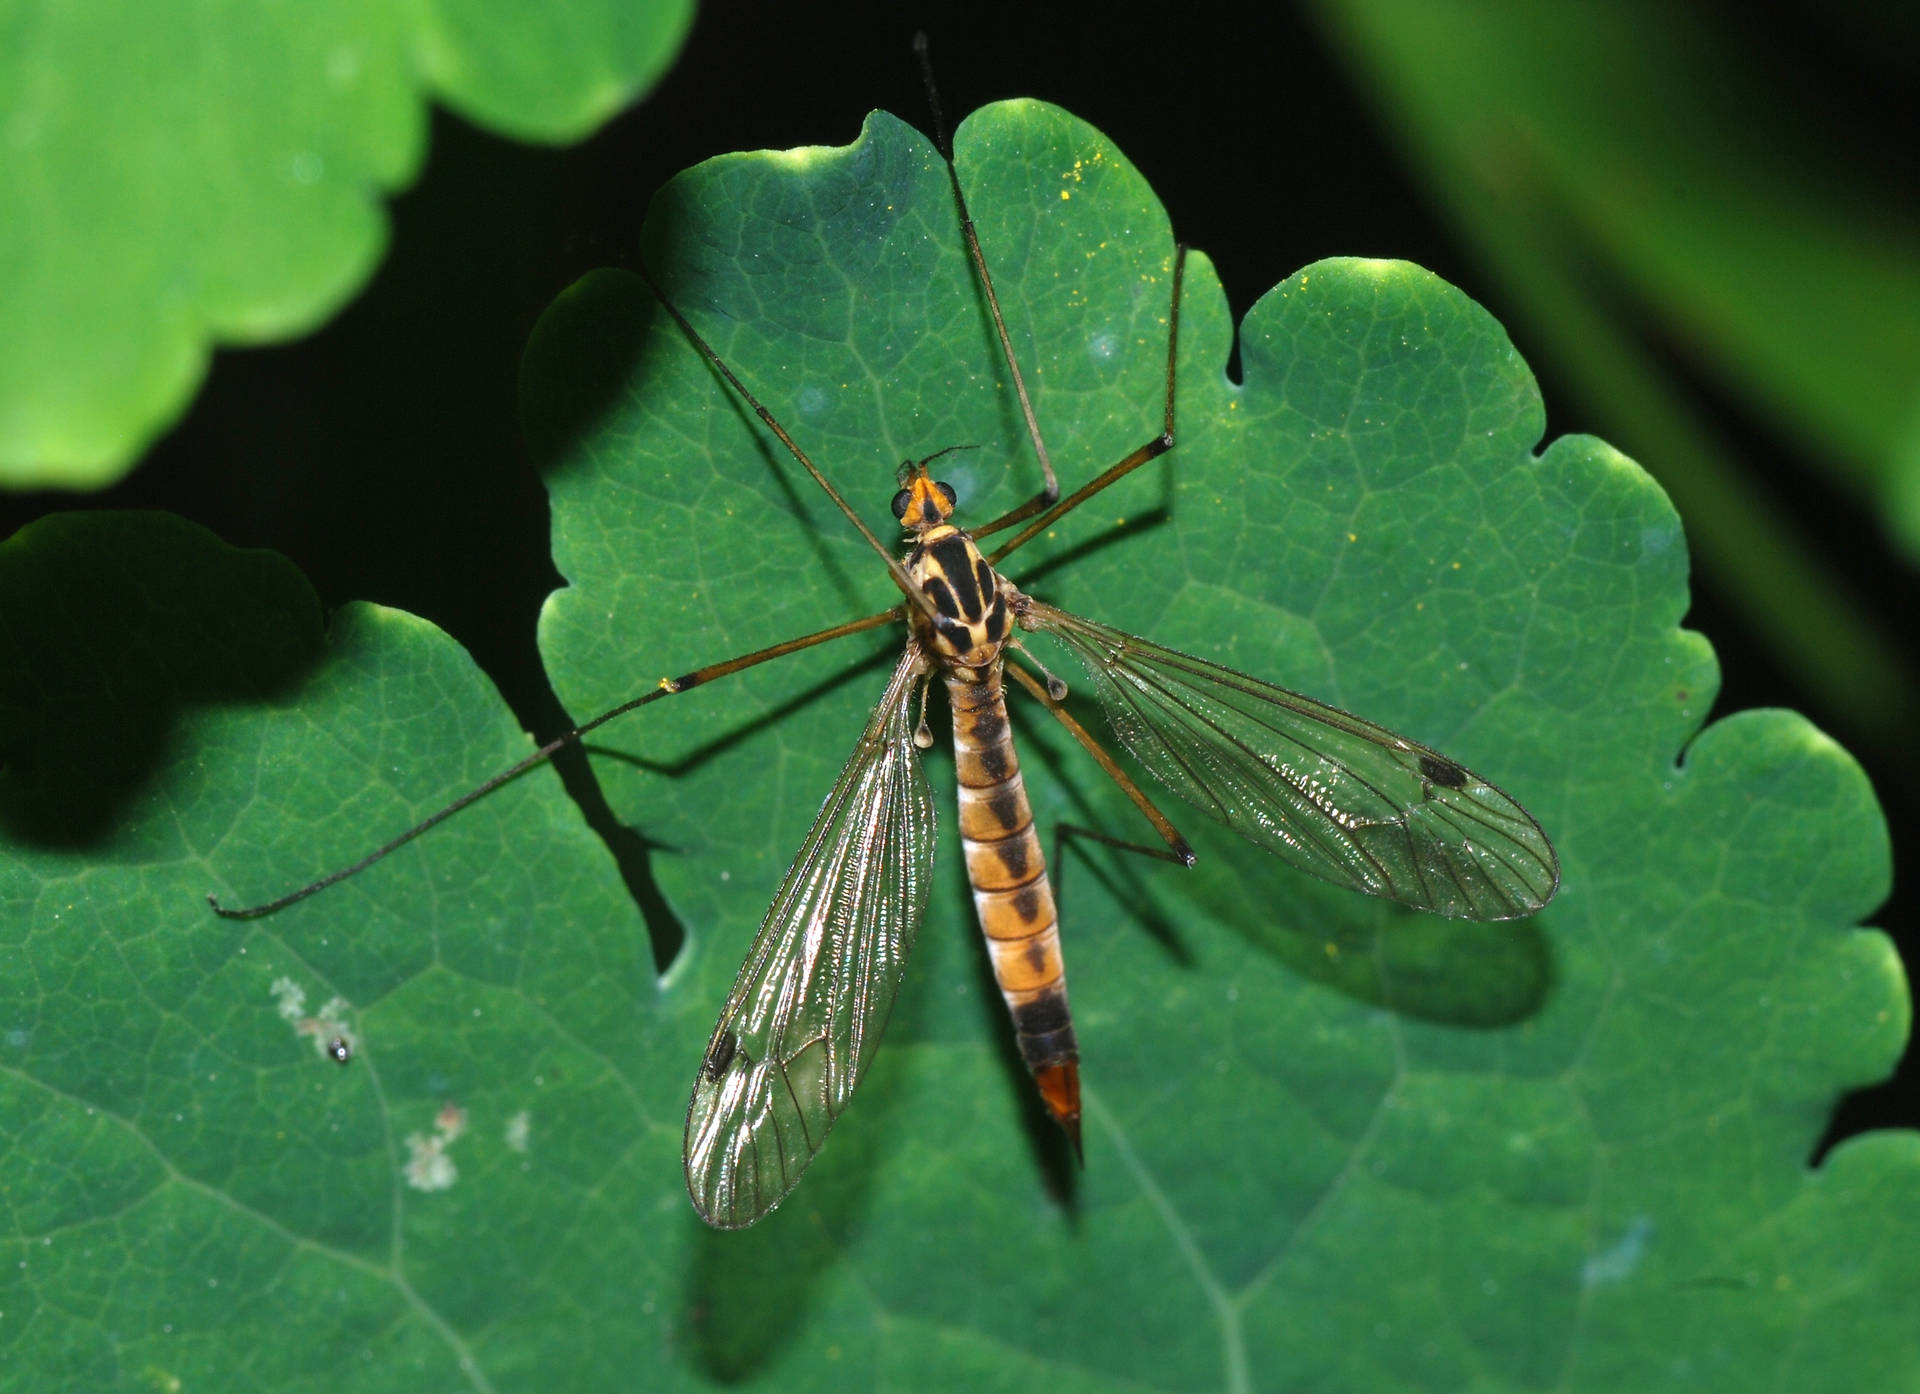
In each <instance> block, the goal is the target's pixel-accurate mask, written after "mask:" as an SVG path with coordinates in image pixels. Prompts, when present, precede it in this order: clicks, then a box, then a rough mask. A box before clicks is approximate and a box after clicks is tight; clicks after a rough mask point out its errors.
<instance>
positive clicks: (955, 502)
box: [933, 479, 960, 508]
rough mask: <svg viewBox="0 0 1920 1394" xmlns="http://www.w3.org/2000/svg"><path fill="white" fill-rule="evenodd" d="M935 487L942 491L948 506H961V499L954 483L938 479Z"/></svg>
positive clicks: (941, 495)
mask: <svg viewBox="0 0 1920 1394" xmlns="http://www.w3.org/2000/svg"><path fill="white" fill-rule="evenodd" d="M933 487H934V488H936V489H938V490H939V491H940V497H941V498H943V499H945V500H946V501H947V507H948V508H958V507H959V506H960V500H959V498H958V497H957V496H956V495H955V494H954V492H953V485H951V484H949V483H947V481H946V480H944V479H942V480H938V481H936V482H935V483H934V486H933Z"/></svg>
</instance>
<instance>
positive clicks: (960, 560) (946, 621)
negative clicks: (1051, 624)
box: [906, 524, 1013, 668]
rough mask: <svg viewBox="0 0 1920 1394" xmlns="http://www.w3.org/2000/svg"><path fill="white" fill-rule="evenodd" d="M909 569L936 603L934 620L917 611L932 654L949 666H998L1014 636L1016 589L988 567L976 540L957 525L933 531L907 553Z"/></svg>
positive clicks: (918, 628) (918, 626)
mask: <svg viewBox="0 0 1920 1394" xmlns="http://www.w3.org/2000/svg"><path fill="white" fill-rule="evenodd" d="M906 568H907V574H908V575H910V576H911V577H912V578H913V579H914V581H915V582H916V583H917V584H918V585H919V586H920V589H921V590H922V591H923V592H925V594H926V596H927V599H928V600H930V601H932V602H933V609H934V613H933V614H932V615H928V614H927V613H926V612H925V611H924V610H922V609H920V608H919V607H918V606H914V607H911V608H912V609H913V611H914V628H915V629H916V631H918V633H919V635H920V639H921V642H922V644H923V645H924V646H925V647H926V649H927V651H928V652H929V653H930V654H932V655H933V656H934V657H935V658H936V659H938V660H939V661H940V662H941V663H942V665H943V666H945V667H960V668H985V667H987V666H988V665H990V664H991V663H993V662H994V660H995V659H997V658H998V657H999V656H1000V650H1001V648H1002V647H1004V646H1005V644H1006V641H1007V635H1008V633H1009V632H1010V628H1011V621H1010V619H1009V614H1008V604H1009V601H1010V598H1011V596H1010V593H1011V592H1012V591H1013V587H1012V586H1011V585H1009V584H1008V583H1007V582H1005V581H1003V580H1001V579H1000V577H999V576H998V575H997V574H996V573H995V572H994V569H993V568H992V567H991V566H989V565H987V559H986V558H985V557H983V556H981V555H980V549H979V548H978V547H976V546H974V545H973V539H972V538H971V537H969V536H967V534H966V533H964V532H962V531H961V530H960V529H959V528H956V527H954V526H952V525H951V524H943V525H941V526H939V527H936V528H931V529H929V530H927V531H926V532H924V533H922V534H921V536H920V538H919V540H918V541H917V542H916V543H915V544H914V546H913V549H912V550H911V551H909V552H908V553H907V556H906Z"/></svg>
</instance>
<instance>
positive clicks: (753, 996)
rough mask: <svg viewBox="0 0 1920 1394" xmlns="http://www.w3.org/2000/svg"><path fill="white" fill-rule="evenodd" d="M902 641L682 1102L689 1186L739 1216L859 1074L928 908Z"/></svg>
mask: <svg viewBox="0 0 1920 1394" xmlns="http://www.w3.org/2000/svg"><path fill="white" fill-rule="evenodd" d="M919 673H920V651H919V648H918V646H917V645H915V644H911V643H910V644H908V646H907V652H906V653H905V655H904V656H903V657H902V658H901V660H900V663H899V666H898V667H896V668H895V669H894V671H893V677H892V680H891V681H890V682H889V683H888V685H887V691H886V695H885V696H884V697H882V698H881V699H880V704H879V705H878V706H877V707H875V708H874V711H873V715H872V716H871V717H870V718H868V720H867V729H866V730H865V731H864V732H863V733H862V734H861V736H860V743H859V744H858V745H857V746H855V747H854V751H853V754H852V756H851V757H850V758H849V759H848V760H847V764H846V768H845V769H843V770H842V771H841V772H840V778H839V780H838V781H837V782H836V783H835V784H834V786H833V792H832V793H830V794H828V795H827V801H826V803H825V804H824V805H823V806H822V807H821V809H820V814H819V816H818V817H817V818H815V819H814V820H813V827H812V828H811V829H809V830H808V832H807V840H806V841H805V842H804V843H802V844H801V846H800V854H799V855H798V856H797V857H795V858H794V861H793V866H792V867H791V868H790V869H789V870H788V871H787V877H786V880H785V881H783V882H782V883H781V886H780V892H779V894H778V895H776V896H775V897H774V899H773V905H772V907H771V908H770V909H769V910H768V911H767V918H766V920H765V921H764V922H763V923H762V924H761V926H760V933H759V934H758V935H757V936H755V938H754V941H753V947H752V949H750V950H749V951H748V953H747V961H746V962H745V963H743V964H741V965H740V976H739V977H738V978H737V979H735V980H734V984H733V992H732V994H731V995H730V996H729V997H728V998H727V1005H726V1007H725V1008H724V1009H723V1010H722V1011H721V1013H720V1021H719V1024H718V1025H716V1026H715V1027H714V1031H713V1038H712V1040H711V1041H709V1043H708V1045H707V1055H706V1059H705V1060H704V1061H703V1062H702V1064H701V1067H700V1075H699V1077H698V1078H697V1079H696V1080H694V1084H693V1098H692V1100H691V1102H689V1104H688V1105H687V1135H686V1164H687V1191H688V1193H689V1194H690V1195H691V1196H692V1197H693V1205H694V1209H696V1210H698V1211H699V1212H700V1215H701V1218H703V1219H705V1220H706V1221H707V1223H708V1224H711V1225H716V1226H718V1227H719V1228H721V1229H738V1228H740V1227H742V1226H745V1225H750V1224H752V1223H753V1222H754V1221H755V1220H757V1219H759V1218H760V1217H761V1216H762V1215H764V1214H766V1213H767V1212H768V1211H769V1210H771V1209H773V1207H774V1206H775V1205H778V1204H779V1203H780V1201H781V1199H782V1198H783V1197H785V1195H786V1194H787V1192H788V1191H790V1190H792V1189H793V1187H794V1185H795V1183H796V1182H798V1181H799V1179H800V1174H801V1173H802V1172H803V1171H805V1170H806V1169H807V1164H808V1163H809V1162H811V1161H812V1160H813V1155H814V1153H816V1152H818V1151H819V1150H820V1144H821V1143H822V1142H824V1141H825V1140H826V1136H827V1130H828V1129H829V1128H831V1127H832V1126H833V1123H834V1120H835V1119H836V1118H838V1117H839V1116H840V1114H841V1112H842V1111H843V1110H845V1108H846V1106H847V1101H848V1100H849V1099H850V1098H851V1097H852V1096H853V1090H854V1087H855V1086H856V1085H857V1084H859V1082H860V1079H861V1076H862V1075H864V1074H865V1073H866V1068H867V1062H868V1061H869V1060H871V1059H872V1057H873V1050H874V1047H875V1046H876V1045H877V1044H878V1043H879V1040H880V1033H881V1031H882V1030H883V1029H884V1028H885V1026H886V1024H887V1015H888V1013H889V1012H891V1011H892V1009H893V999H894V995H895V994H896V993H897V992H898V991H899V989H900V975H901V971H902V969H903V968H904V967H905V964H906V959H907V952H908V950H910V949H911V948H912V947H913V940H914V936H915V935H916V934H917V933H918V932H919V929H920V921H921V919H922V918H923V916H924V914H925V911H926V904H927V886H928V882H929V878H930V876H931V873H932V867H933V839H934V810H933V796H932V791H931V790H930V789H929V788H928V787H927V780H926V776H925V775H924V774H923V773H922V772H921V769H920V759H919V750H918V748H917V747H916V746H915V745H914V743H913V728H914V722H913V721H912V720H911V707H912V705H913V695H914V690H915V688H916V687H917V685H918V676H919Z"/></svg>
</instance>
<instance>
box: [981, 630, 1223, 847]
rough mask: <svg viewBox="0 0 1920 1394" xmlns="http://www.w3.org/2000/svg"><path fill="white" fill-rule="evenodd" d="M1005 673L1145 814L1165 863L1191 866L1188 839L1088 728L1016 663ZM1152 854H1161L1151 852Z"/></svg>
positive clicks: (1038, 680)
mask: <svg viewBox="0 0 1920 1394" xmlns="http://www.w3.org/2000/svg"><path fill="white" fill-rule="evenodd" d="M1007 671H1008V672H1009V673H1012V674H1013V677H1014V681H1016V682H1018V683H1019V684H1020V685H1021V686H1022V687H1024V688H1026V690H1027V691H1029V692H1031V693H1032V694H1033V695H1034V697H1035V699H1037V700H1038V701H1039V703H1040V704H1041V705H1042V706H1044V707H1045V708H1046V709H1047V710H1048V711H1049V712H1051V713H1053V716H1054V719H1055V720H1056V721H1058V722H1059V723H1060V724H1061V725H1062V726H1064V727H1066V728H1067V733H1068V734H1069V735H1071V736H1072V737H1073V738H1074V739H1075V740H1076V741H1079V742H1080V745H1081V748H1082V749H1084V750H1085V751H1086V752H1087V754H1089V755H1091V756H1092V757H1093V758H1094V760H1095V761H1096V762H1097V763H1098V764H1099V766H1100V768H1101V769H1103V770H1105V771H1106V772H1107V776H1108V777H1109V778H1110V779H1112V780H1113V782H1114V783H1115V784H1118V785H1119V786H1120V792H1121V793H1123V794H1125V795H1126V796H1127V797H1128V798H1129V799H1132V800H1133V806H1134V807H1135V808H1137V809H1139V810H1140V812H1141V813H1143V814H1145V815H1146V819H1147V821H1148V822H1149V823H1151V824H1153V830H1154V831H1155V832H1157V833H1159V834H1160V840H1161V841H1162V842H1164V843H1166V844H1167V851H1166V853H1165V856H1166V860H1168V861H1170V862H1177V863H1179V864H1180V865H1181V866H1192V865H1193V848H1191V847H1189V846H1188V845H1187V840H1186V839H1185V838H1184V837H1182V836H1180V830H1179V829H1178V828H1176V827H1174V826H1173V821H1172V820H1171V819H1170V818H1168V817H1167V815H1166V814H1164V813H1162V812H1161V811H1160V810H1159V809H1157V808H1155V807H1154V806H1153V800H1152V799H1149V798H1148V797H1147V796H1146V795H1145V794H1144V793H1142V792H1141V790H1140V786H1139V785H1138V784H1135V783H1134V782H1133V780H1131V779H1130V778H1128V777H1127V772H1126V771H1125V770H1123V769H1121V768H1120V766H1119V765H1118V764H1117V763H1115V761H1114V758H1113V757H1112V756H1111V755H1109V754H1107V752H1106V750H1105V749H1104V748H1102V746H1101V744H1100V742H1099V741H1096V740H1095V739H1094V738H1093V736H1092V734H1091V733H1090V732H1089V731H1088V730H1087V728H1086V727H1084V726H1082V725H1081V724H1080V723H1079V722H1078V721H1075V720H1074V719H1073V714H1072V713H1071V712H1069V711H1068V710H1067V709H1066V708H1065V707H1063V706H1061V705H1060V703H1059V702H1058V701H1057V700H1055V698H1054V696H1053V694H1052V693H1050V692H1048V691H1047V687H1046V684H1044V683H1042V682H1041V681H1040V679H1038V678H1036V677H1034V676H1033V674H1031V673H1029V672H1028V671H1027V670H1026V669H1025V668H1022V667H1020V666H1019V665H1018V664H1016V663H1009V664H1007ZM1089 836H1093V837H1098V838H1099V839H1100V840H1101V841H1103V842H1105V841H1112V839H1110V838H1107V837H1105V836H1104V835H1102V834H1099V833H1091V834H1089ZM1114 845H1115V846H1116V847H1119V846H1128V845H1131V844H1126V843H1119V842H1115V843H1114ZM1154 855H1156V856H1158V855H1161V854H1159V853H1154Z"/></svg>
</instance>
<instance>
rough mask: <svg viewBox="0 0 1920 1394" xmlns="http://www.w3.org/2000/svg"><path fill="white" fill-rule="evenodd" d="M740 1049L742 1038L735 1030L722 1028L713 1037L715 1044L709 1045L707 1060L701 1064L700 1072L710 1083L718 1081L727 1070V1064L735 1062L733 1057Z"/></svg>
mask: <svg viewBox="0 0 1920 1394" xmlns="http://www.w3.org/2000/svg"><path fill="white" fill-rule="evenodd" d="M739 1049H740V1038H739V1037H738V1036H736V1035H734V1034H733V1032H731V1031H729V1030H726V1029H725V1028H722V1029H721V1031H720V1033H719V1034H718V1035H716V1036H715V1037H714V1038H713V1044H712V1045H710V1046H708V1047H707V1058H706V1061H705V1062H704V1063H703V1064H702V1065H701V1066H700V1073H701V1074H702V1075H704V1076H705V1077H706V1079H707V1082H708V1083H709V1084H711V1083H714V1082H715V1081H717V1080H718V1079H719V1078H720V1076H721V1075H723V1074H725V1073H726V1072H727V1066H729V1065H731V1064H732V1063H733V1057H734V1055H735V1054H736V1053H738V1051H739Z"/></svg>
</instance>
